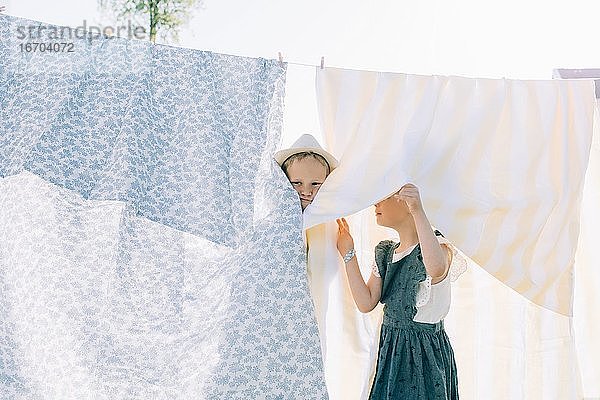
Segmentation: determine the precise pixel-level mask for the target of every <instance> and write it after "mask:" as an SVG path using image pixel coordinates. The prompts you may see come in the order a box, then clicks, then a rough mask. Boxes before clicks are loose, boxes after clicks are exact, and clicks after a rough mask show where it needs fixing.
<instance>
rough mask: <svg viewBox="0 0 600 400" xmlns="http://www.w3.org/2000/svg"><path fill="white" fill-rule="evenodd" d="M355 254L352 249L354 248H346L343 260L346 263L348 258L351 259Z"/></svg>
mask: <svg viewBox="0 0 600 400" xmlns="http://www.w3.org/2000/svg"><path fill="white" fill-rule="evenodd" d="M355 255H356V252H355V251H354V249H350V250H348V252H347V253H346V255H345V256H344V257H343V258H344V262H345V263H346V264H347V263H348V262H349V261H350V260H352V258H353V257H354V256H355Z"/></svg>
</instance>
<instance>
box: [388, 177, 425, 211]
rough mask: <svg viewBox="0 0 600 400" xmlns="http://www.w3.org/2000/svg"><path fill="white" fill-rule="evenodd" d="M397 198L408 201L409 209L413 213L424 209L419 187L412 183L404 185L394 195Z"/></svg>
mask: <svg viewBox="0 0 600 400" xmlns="http://www.w3.org/2000/svg"><path fill="white" fill-rule="evenodd" d="M394 197H395V198H396V200H398V201H404V202H406V205H407V206H408V211H409V212H410V213H411V214H414V213H415V212H419V211H422V210H423V204H422V203H421V195H420V194H419V189H418V188H417V187H416V186H415V185H413V184H412V183H407V184H406V185H404V186H402V187H401V188H400V190H399V191H398V193H396V194H395V195H394Z"/></svg>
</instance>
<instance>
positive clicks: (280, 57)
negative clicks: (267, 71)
mask: <svg viewBox="0 0 600 400" xmlns="http://www.w3.org/2000/svg"><path fill="white" fill-rule="evenodd" d="M277 55H278V57H279V64H280V65H281V66H282V67H283V55H282V54H281V52H280V51H279V52H277Z"/></svg>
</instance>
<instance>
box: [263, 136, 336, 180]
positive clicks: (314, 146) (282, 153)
mask: <svg viewBox="0 0 600 400" xmlns="http://www.w3.org/2000/svg"><path fill="white" fill-rule="evenodd" d="M305 151H311V152H313V153H317V154H318V155H320V156H323V158H324V159H325V160H327V163H328V164H329V170H330V171H333V169H334V168H335V167H337V166H338V164H339V163H338V160H336V158H335V157H334V156H332V155H331V154H329V153H328V152H326V151H325V150H323V148H322V147H321V145H320V144H319V142H317V139H315V138H314V136H313V135H309V134H304V135H302V136H300V137H299V138H298V140H296V141H295V142H294V144H292V146H291V147H290V148H288V149H283V150H279V151H278V152H276V153H275V154H274V155H273V157H274V158H275V161H277V163H278V164H279V165H280V166H281V165H283V163H284V162H285V160H287V159H288V158H290V157H291V156H293V155H294V154H297V153H302V152H305Z"/></svg>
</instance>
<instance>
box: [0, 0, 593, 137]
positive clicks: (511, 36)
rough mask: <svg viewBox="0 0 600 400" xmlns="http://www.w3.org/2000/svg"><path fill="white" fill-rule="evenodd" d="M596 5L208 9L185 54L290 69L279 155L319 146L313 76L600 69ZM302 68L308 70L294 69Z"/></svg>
mask: <svg viewBox="0 0 600 400" xmlns="http://www.w3.org/2000/svg"><path fill="white" fill-rule="evenodd" d="M0 5H6V7H7V10H6V11H5V13H7V14H10V15H15V16H20V17H24V18H29V19H33V20H38V21H43V22H47V23H52V24H57V25H65V26H72V27H77V26H80V25H81V24H82V21H83V20H85V21H87V24H88V25H90V24H96V25H100V26H106V25H110V24H112V23H113V22H112V21H106V20H102V19H101V13H100V12H99V10H98V2H97V0H79V1H75V0H64V1H51V2H50V1H47V0H46V1H42V0H11V1H6V0H4V1H3V0H0ZM599 11H600V1H599V0H570V1H569V2H567V1H554V0H546V1H538V0H503V1H494V2H491V1H486V0H419V1H415V0H411V1H406V0H371V1H365V0H362V1H358V0H345V1H338V0H320V1H319V0H305V1H288V0H253V1H249V0H245V1H242V0H204V2H203V5H202V7H201V8H199V9H197V10H195V12H194V13H193V16H192V18H191V19H190V21H189V23H188V24H187V25H185V26H184V27H182V28H181V33H180V42H179V43H178V44H176V45H177V46H181V47H188V48H196V49H200V50H209V51H214V52H218V53H225V54H234V55H241V56H248V57H263V58H275V59H276V58H277V57H278V53H280V52H281V53H282V55H283V59H284V61H286V62H289V63H290V64H289V65H288V74H287V80H286V98H285V102H286V103H285V113H284V131H283V136H282V147H285V146H287V145H289V144H291V143H292V142H293V141H294V140H295V139H296V138H297V137H298V136H300V135H301V134H303V133H313V134H314V135H315V136H316V137H317V138H319V139H321V137H322V136H321V131H320V127H319V121H318V115H317V106H316V101H315V89H314V72H315V71H314V67H311V66H316V65H319V64H320V60H321V57H324V61H325V66H329V67H340V68H350V69H366V70H376V71H386V72H399V73H409V74H420V75H432V74H433V75H459V76H467V77H478V78H512V79H551V78H552V72H553V70H554V69H555V68H600V51H598V50H597V49H598V44H597V43H596V40H597V39H596V38H597V37H599V35H598V33H599V32H600V29H599V26H598V22H597V18H599V17H600V12H599ZM297 64H302V65H297Z"/></svg>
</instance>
